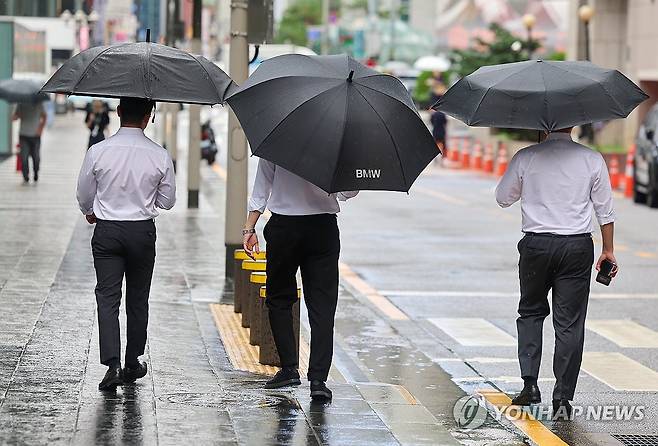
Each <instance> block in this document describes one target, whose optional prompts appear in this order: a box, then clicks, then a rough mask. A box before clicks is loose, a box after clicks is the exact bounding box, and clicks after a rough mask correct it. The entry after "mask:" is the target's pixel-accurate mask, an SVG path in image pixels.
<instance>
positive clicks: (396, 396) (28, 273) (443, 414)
mask: <svg viewBox="0 0 658 446" xmlns="http://www.w3.org/2000/svg"><path fill="white" fill-rule="evenodd" d="M78 118H79V116H77V115H76V116H74V117H69V118H64V119H62V118H58V120H57V122H56V123H55V125H54V127H53V128H52V129H50V131H49V132H48V133H47V134H46V136H45V138H44V143H43V157H42V158H43V170H42V173H41V175H40V183H39V184H37V185H33V184H30V185H28V186H23V185H21V184H20V183H21V178H20V175H18V174H16V173H15V172H13V162H14V160H13V159H9V160H6V161H4V162H0V190H1V191H2V194H0V246H2V249H1V250H0V307H1V308H3V309H4V311H3V317H2V322H1V325H0V444H76V445H77V444H79V445H88V444H144V445H151V444H163V445H168V444H172V445H178V444H195V443H196V444H204V445H205V444H218V445H221V444H227V445H228V444H242V445H264V444H272V445H274V444H276V445H289V444H290V445H293V444H294V445H319V444H335V445H350V444H354V445H369V444H373V445H375V444H376V445H398V444H431V445H455V444H460V442H462V443H463V444H473V445H475V444H483V445H484V444H487V445H489V444H500V445H502V444H524V442H523V441H522V439H521V437H519V436H517V435H516V434H514V433H512V432H510V431H508V430H506V429H503V428H501V427H500V426H499V425H498V424H496V423H495V422H493V421H492V420H489V422H487V424H486V425H485V426H484V427H483V428H481V429H478V430H477V431H470V432H467V431H460V430H458V429H457V427H456V425H455V422H454V419H453V418H452V408H453V405H454V403H455V401H456V400H457V399H459V398H460V397H462V396H463V395H464V393H463V392H462V391H461V390H460V389H459V388H458V387H457V386H456V385H455V384H454V383H453V382H452V381H451V379H450V376H449V375H448V374H447V373H445V372H444V371H443V370H442V369H441V368H440V367H438V366H437V365H436V364H434V363H433V362H432V361H431V360H430V359H429V358H428V357H427V356H425V354H423V353H422V352H421V351H419V350H418V348H417V347H416V346H415V345H414V344H413V343H412V342H410V341H409V338H411V337H413V338H418V337H419V336H422V334H419V333H420V332H419V331H418V330H420V329H419V328H418V327H417V326H416V325H415V324H414V323H413V322H412V321H409V320H407V321H404V320H401V321H395V320H390V319H387V318H385V317H382V314H381V312H380V311H381V310H380V309H378V308H376V307H375V306H373V305H372V303H371V302H370V301H369V300H368V299H366V297H365V296H363V295H360V294H359V292H358V289H357V288H354V287H352V286H348V288H344V287H342V288H341V296H340V303H339V314H338V317H337V324H336V331H337V342H336V344H337V345H336V354H335V366H336V369H337V371H338V377H339V378H338V379H337V380H335V381H334V382H332V383H330V387H331V388H332V389H333V390H334V401H333V402H332V403H331V404H326V405H315V404H312V403H311V402H310V400H309V397H308V387H307V385H306V383H305V384H304V385H302V387H300V388H299V389H297V390H295V391H265V390H263V389H262V384H263V382H264V380H265V379H266V377H265V376H263V375H258V374H254V373H250V372H245V371H240V370H237V369H236V368H235V366H234V364H233V363H232V362H231V358H230V357H229V355H228V354H227V351H226V350H225V348H224V345H223V343H222V339H221V338H220V334H219V332H218V330H217V327H216V325H215V321H214V320H213V317H212V313H211V310H210V304H217V303H219V301H220V297H221V296H222V292H223V289H222V280H223V276H224V264H223V262H224V257H225V256H224V246H223V242H222V240H223V232H224V231H223V216H222V214H223V209H224V208H223V188H224V185H223V182H222V180H221V178H220V176H218V175H217V174H216V173H214V172H213V171H212V170H210V169H208V168H206V166H203V167H204V169H203V182H202V196H201V209H200V210H198V211H188V210H187V209H186V203H185V199H184V197H185V195H186V194H185V181H184V180H185V179H184V175H183V173H184V172H185V166H184V163H183V162H179V177H178V185H179V188H180V193H179V197H181V199H180V201H179V203H178V204H177V205H176V207H175V208H174V211H172V212H168V213H164V215H162V216H161V217H159V218H158V219H157V227H158V242H157V258H156V269H155V274H154V278H153V287H152V293H151V300H150V315H151V317H150V321H149V341H148V346H147V354H146V360H147V362H148V363H149V374H148V375H147V377H146V378H145V379H143V380H140V381H138V382H137V383H136V384H135V385H131V386H124V387H121V388H119V389H118V390H117V391H116V393H112V394H103V393H100V392H98V390H97V384H98V382H99V381H100V379H101V378H102V375H103V373H104V371H105V370H104V367H102V366H101V365H100V364H99V361H98V357H99V353H98V339H97V337H98V333H97V326H96V314H95V300H94V294H93V287H94V283H95V277H94V270H93V264H92V258H91V250H90V246H89V240H90V238H91V234H92V231H93V228H92V226H90V225H87V224H86V222H85V221H84V220H83V218H82V217H81V216H80V215H79V212H78V211H77V209H76V207H75V195H74V190H75V179H76V176H77V170H78V166H79V165H80V162H81V160H82V157H83V155H84V147H85V145H84V144H85V141H86V132H85V131H84V129H83V128H82V126H81V125H80V122H81V120H80V119H78ZM224 153H225V152H224ZM185 159H186V156H185V155H184V152H183V153H181V154H180V155H179V160H185ZM217 210H219V211H217ZM303 317H304V316H303ZM124 322H125V316H123V317H122V324H123V323H124ZM122 327H123V325H122ZM305 330H306V328H305V329H304V331H305ZM304 335H305V336H307V333H306V332H305V333H304ZM428 342H431V341H428ZM433 348H434V350H435V351H437V352H438V351H439V350H441V349H442V348H443V347H441V346H439V345H436V346H434V347H433ZM441 353H445V355H446V356H448V355H450V354H451V353H450V352H449V351H447V350H446V351H445V352H441ZM437 354H439V353H437Z"/></svg>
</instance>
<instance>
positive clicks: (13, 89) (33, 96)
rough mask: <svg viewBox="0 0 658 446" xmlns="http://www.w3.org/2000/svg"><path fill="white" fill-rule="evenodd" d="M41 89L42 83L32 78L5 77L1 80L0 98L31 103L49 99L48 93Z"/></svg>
mask: <svg viewBox="0 0 658 446" xmlns="http://www.w3.org/2000/svg"><path fill="white" fill-rule="evenodd" d="M40 89H41V84H40V83H38V82H37V81H33V80H30V79H4V80H1V81H0V99H4V100H5V101H7V102H29V103H36V102H40V101H47V100H48V99H49V98H48V95H47V94H46V93H42V92H40V91H39V90H40Z"/></svg>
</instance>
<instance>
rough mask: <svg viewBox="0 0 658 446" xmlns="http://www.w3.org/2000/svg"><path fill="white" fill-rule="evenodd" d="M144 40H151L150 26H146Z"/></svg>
mask: <svg viewBox="0 0 658 446" xmlns="http://www.w3.org/2000/svg"><path fill="white" fill-rule="evenodd" d="M146 41H147V42H151V28H146Z"/></svg>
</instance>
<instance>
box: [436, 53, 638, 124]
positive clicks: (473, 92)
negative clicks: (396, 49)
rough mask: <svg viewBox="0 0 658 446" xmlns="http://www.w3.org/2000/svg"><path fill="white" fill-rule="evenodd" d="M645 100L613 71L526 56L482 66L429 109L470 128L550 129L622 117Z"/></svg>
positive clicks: (632, 86) (635, 87) (624, 78)
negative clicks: (451, 117)
mask: <svg viewBox="0 0 658 446" xmlns="http://www.w3.org/2000/svg"><path fill="white" fill-rule="evenodd" d="M647 98H648V96H647V95H646V94H645V93H644V92H643V91H642V90H641V89H640V88H639V87H638V86H637V85H635V84H634V83H633V82H631V81H630V80H629V79H628V78H627V77H626V76H624V75H623V74H621V73H620V72H619V71H617V70H610V69H606V68H601V67H598V66H596V65H594V64H592V63H590V62H583V61H573V62H571V61H569V62H556V61H542V60H530V61H525V62H516V63H509V64H502V65H492V66H487V67H482V68H480V69H478V70H477V71H475V72H474V73H472V74H469V75H468V76H466V77H464V78H462V79H461V80H460V81H459V82H457V83H456V84H455V85H453V86H452V87H451V88H450V89H449V90H448V91H447V92H446V93H445V95H443V97H441V99H439V100H438V101H437V103H436V104H434V105H433V106H432V107H433V108H434V109H436V110H441V111H442V112H444V113H447V114H449V115H451V116H454V117H455V118H457V119H460V120H461V121H464V122H465V123H466V124H468V125H471V126H484V127H502V128H516V129H535V130H547V131H552V130H556V129H561V128H567V127H572V126H576V125H582V124H588V123H591V122H596V121H607V120H610V119H616V118H625V117H626V116H628V114H629V113H630V112H631V111H632V110H633V109H634V108H635V107H636V106H637V105H638V104H639V103H640V102H642V101H644V100H645V99H647Z"/></svg>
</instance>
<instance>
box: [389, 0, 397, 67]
mask: <svg viewBox="0 0 658 446" xmlns="http://www.w3.org/2000/svg"><path fill="white" fill-rule="evenodd" d="M398 8H399V6H398V2H397V0H391V11H390V13H389V20H390V27H391V29H390V32H391V34H390V39H391V42H390V48H389V59H390V60H395V25H396V24H397V21H398Z"/></svg>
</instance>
